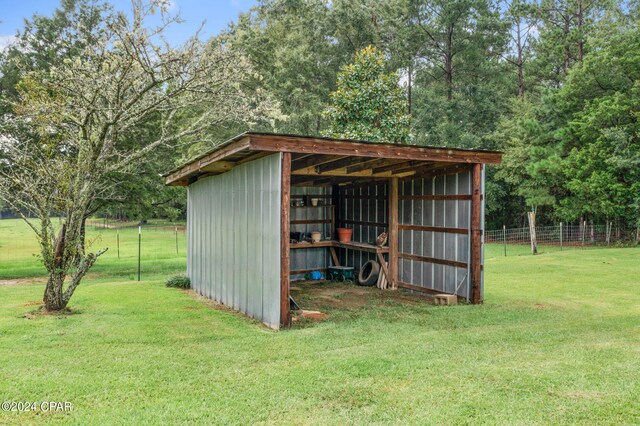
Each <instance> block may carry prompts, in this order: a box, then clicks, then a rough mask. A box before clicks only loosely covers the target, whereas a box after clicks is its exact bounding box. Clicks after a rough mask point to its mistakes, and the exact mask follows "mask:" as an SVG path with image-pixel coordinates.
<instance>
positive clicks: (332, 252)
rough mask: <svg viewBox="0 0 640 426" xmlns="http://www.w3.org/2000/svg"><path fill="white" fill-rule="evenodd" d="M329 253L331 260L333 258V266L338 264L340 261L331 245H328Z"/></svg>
mask: <svg viewBox="0 0 640 426" xmlns="http://www.w3.org/2000/svg"><path fill="white" fill-rule="evenodd" d="M329 253H331V260H333V266H340V261H339V260H338V255H337V254H336V249H335V248H333V247H329Z"/></svg>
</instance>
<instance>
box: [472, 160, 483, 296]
mask: <svg viewBox="0 0 640 426" xmlns="http://www.w3.org/2000/svg"><path fill="white" fill-rule="evenodd" d="M471 194H472V198H471V257H470V260H471V265H470V269H471V303H474V304H477V303H482V293H481V285H482V272H481V271H482V268H481V263H482V226H481V225H482V224H481V219H482V217H481V214H482V200H481V198H480V196H481V195H482V164H474V165H473V169H472V170H471Z"/></svg>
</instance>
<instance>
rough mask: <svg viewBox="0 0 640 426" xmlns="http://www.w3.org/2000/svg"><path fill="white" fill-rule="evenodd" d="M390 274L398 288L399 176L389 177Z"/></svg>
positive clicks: (393, 283) (390, 279)
mask: <svg viewBox="0 0 640 426" xmlns="http://www.w3.org/2000/svg"><path fill="white" fill-rule="evenodd" d="M388 218H389V266H388V268H389V276H388V277H387V278H388V280H389V283H390V284H391V288H392V289H397V288H398V266H399V265H398V178H391V179H389V216H388Z"/></svg>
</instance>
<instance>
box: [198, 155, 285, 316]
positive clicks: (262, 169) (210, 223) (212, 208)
mask: <svg viewBox="0 0 640 426" xmlns="http://www.w3.org/2000/svg"><path fill="white" fill-rule="evenodd" d="M280 157H281V154H274V155H271V156H268V157H264V158H261V159H259V160H255V161H252V162H248V163H245V164H242V165H240V166H237V167H235V168H234V169H232V170H231V171H229V172H227V173H224V174H222V175H218V176H211V177H208V178H205V179H201V180H199V181H197V182H195V183H194V184H192V185H190V186H189V188H188V206H187V250H188V252H187V273H188V275H189V277H190V278H191V282H192V286H193V288H194V290H195V291H197V292H198V293H200V294H202V295H204V296H207V297H210V298H212V299H215V300H217V301H219V302H221V303H224V304H225V305H228V306H231V307H233V308H235V309H237V310H239V311H242V312H244V313H246V314H247V315H249V316H251V317H253V318H256V319H258V320H260V321H262V322H264V323H265V324H267V325H268V326H270V327H273V328H278V327H279V324H280V192H281V188H280V180H281V178H280V167H281V159H280Z"/></svg>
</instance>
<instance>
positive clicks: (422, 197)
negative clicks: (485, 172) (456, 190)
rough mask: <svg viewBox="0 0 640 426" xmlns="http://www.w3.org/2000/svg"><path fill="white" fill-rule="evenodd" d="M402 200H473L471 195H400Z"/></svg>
mask: <svg viewBox="0 0 640 426" xmlns="http://www.w3.org/2000/svg"><path fill="white" fill-rule="evenodd" d="M398 198H399V199H401V200H426V201H431V200H471V194H448V195H447V194H436V195H400V196H399V197H398Z"/></svg>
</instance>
